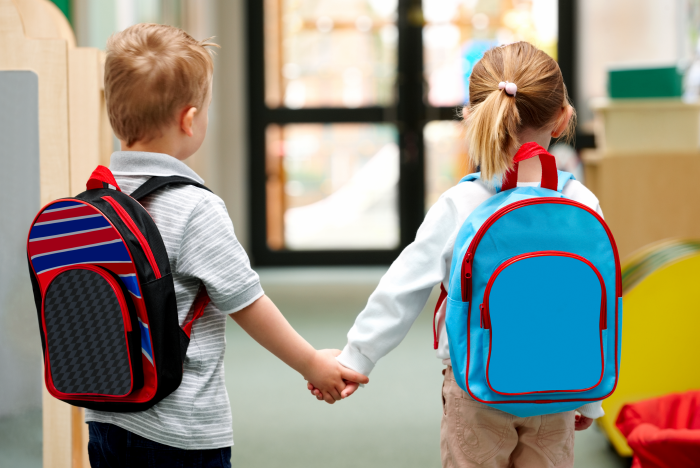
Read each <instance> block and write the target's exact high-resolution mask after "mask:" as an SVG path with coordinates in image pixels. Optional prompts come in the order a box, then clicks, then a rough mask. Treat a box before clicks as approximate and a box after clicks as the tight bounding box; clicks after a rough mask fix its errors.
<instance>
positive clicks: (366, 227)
mask: <svg viewBox="0 0 700 468" xmlns="http://www.w3.org/2000/svg"><path fill="white" fill-rule="evenodd" d="M561 1H563V0H561ZM564 3H570V2H564ZM567 11H569V12H571V11H572V10H571V8H569V9H568V10H567ZM561 16H562V15H561V11H560V10H559V8H558V1H557V0H423V2H422V3H421V1H420V0H405V1H404V0H400V1H399V0H346V1H342V2H338V1H336V0H264V1H255V0H250V1H249V2H248V19H249V21H248V25H249V31H248V38H249V62H248V63H249V68H250V70H249V77H250V81H249V90H250V101H249V105H250V138H251V139H250V144H251V146H250V149H251V152H250V155H251V161H250V170H251V191H250V196H251V202H250V211H251V213H250V220H251V231H252V236H251V239H252V242H251V243H252V252H251V253H252V257H253V260H254V262H255V263H256V264H258V265H314V264H315V265H322V264H327V265H332V264H346V265H347V264H365V265H367V264H386V263H389V262H391V261H392V260H393V259H394V258H395V257H396V256H397V255H398V253H399V252H400V251H401V249H402V248H404V247H405V246H406V245H408V244H409V243H410V242H412V241H413V239H414V237H415V233H416V231H417V229H418V227H419V226H420V223H421V222H422V220H423V217H424V215H425V211H426V210H427V208H429V207H430V206H431V205H432V204H433V203H434V202H435V200H437V198H438V197H439V195H440V194H441V193H442V192H443V191H444V190H446V189H447V188H449V187H450V186H451V185H453V184H454V183H456V181H457V180H459V177H461V175H463V174H466V173H467V170H468V168H467V162H466V161H467V158H466V153H465V145H464V142H463V134H462V124H461V123H460V121H459V111H460V110H461V107H462V106H463V104H464V103H465V102H466V101H467V100H468V93H467V90H468V79H469V74H470V72H471V67H472V66H473V64H474V63H475V62H476V61H477V60H478V59H479V58H480V57H481V54H483V52H484V51H485V50H487V49H488V48H490V47H493V46H495V45H498V44H503V43H507V42H512V41H516V40H528V41H531V42H534V43H536V44H538V45H539V46H540V47H541V48H543V49H544V50H545V51H547V52H548V53H550V54H552V55H553V56H554V57H556V56H557V51H558V48H559V46H560V45H561V44H560V42H559V40H558V39H559V34H558V29H559V27H560V25H561V24H562V19H561ZM565 19H566V18H565ZM572 63H573V62H572ZM564 68H565V67H564V65H563V64H562V69H564ZM567 75H569V76H570V74H569V73H566V74H565V80H566V79H567Z"/></svg>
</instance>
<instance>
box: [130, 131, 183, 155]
mask: <svg viewBox="0 0 700 468" xmlns="http://www.w3.org/2000/svg"><path fill="white" fill-rule="evenodd" d="M174 140H175V139H174V138H169V135H165V134H164V135H161V136H159V137H158V138H153V139H151V140H148V141H143V140H141V141H137V142H134V144H132V145H131V146H127V145H126V142H125V141H122V140H120V141H119V143H120V144H121V150H122V151H141V152H144V153H161V154H167V155H168V156H172V157H174V158H175V159H179V160H180V161H184V160H185V159H187V158H189V157H190V156H192V155H191V154H182V153H181V151H178V150H179V147H181V145H179V144H178V142H177V141H174Z"/></svg>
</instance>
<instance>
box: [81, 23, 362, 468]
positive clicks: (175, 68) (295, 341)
mask: <svg viewBox="0 0 700 468" xmlns="http://www.w3.org/2000/svg"><path fill="white" fill-rule="evenodd" d="M207 46H216V45H215V44H212V43H208V42H205V41H196V40H194V39H193V38H192V37H191V36H189V35H188V34H187V33H185V32H184V31H182V30H180V29H177V28H174V27H170V26H163V25H156V24H138V25H135V26H132V27H130V28H128V29H126V30H124V31H123V32H121V33H118V34H115V35H113V36H112V37H111V38H110V39H109V41H108V43H107V60H106V63H105V98H106V101H107V110H108V114H109V119H110V122H111V124H112V128H113V130H114V133H115V135H116V136H117V137H118V138H119V140H120V141H121V149H122V151H117V152H115V153H114V154H113V155H112V158H111V165H110V169H111V170H112V173H113V174H114V176H115V178H116V179H117V182H118V184H119V186H120V187H121V188H122V190H123V191H124V192H125V193H132V192H133V191H134V190H135V189H136V188H137V187H139V186H140V185H141V184H143V183H144V182H146V181H147V180H148V178H149V177H151V176H181V177H188V178H190V179H193V180H195V181H197V182H199V183H203V180H202V179H201V178H200V177H199V176H198V175H197V174H196V173H195V172H194V171H192V170H191V169H190V168H189V167H188V166H186V165H185V164H184V163H183V162H182V161H183V160H185V159H187V158H188V157H190V156H191V155H192V154H194V153H195V151H197V149H198V148H199V147H200V146H201V144H202V141H203V140H204V136H205V134H206V130H207V123H208V117H207V111H208V108H209V103H210V101H211V94H212V74H213V61H212V58H211V55H210V54H209V51H208V50H207V49H206V48H205V47H207ZM143 205H144V207H145V208H146V209H147V210H148V212H149V213H150V214H151V216H152V217H153V220H154V221H155V223H156V225H157V226H158V229H159V231H160V233H161V235H162V237H163V241H164V242H165V247H166V249H167V251H168V257H169V260H170V265H171V270H172V272H173V281H174V283H175V292H176V297H177V305H178V313H179V319H180V323H181V324H182V323H184V322H185V319H186V316H187V313H188V311H189V309H190V307H191V305H192V302H193V301H194V298H195V295H196V293H197V290H198V288H199V286H200V283H204V285H205V286H206V288H207V292H208V293H209V296H210V298H211V300H212V304H211V305H209V306H208V307H207V308H206V309H205V312H204V315H203V317H202V318H200V319H199V320H197V321H196V322H195V324H194V327H193V328H192V335H191V341H190V345H189V348H188V350H187V357H186V359H185V362H184V374H183V379H182V383H181V385H180V387H179V388H178V389H177V390H176V391H175V392H173V393H172V394H171V395H169V396H168V397H167V398H165V399H164V400H163V401H161V402H160V403H158V404H156V405H155V406H153V407H152V408H150V409H148V410H146V411H142V412H135V413H110V412H101V411H90V410H87V411H86V413H85V419H86V422H88V424H89V426H90V442H89V444H88V451H89V455H90V463H91V465H92V466H93V467H131V466H149V467H154V466H156V467H160V466H163V467H165V466H184V467H190V466H191V467H200V466H206V467H229V466H231V464H230V458H231V445H233V434H232V424H231V409H230V405H229V400H228V395H227V393H226V387H225V386H224V368H223V360H224V350H225V347H226V342H225V325H226V315H230V316H231V318H233V320H235V321H236V323H238V324H239V325H240V326H241V328H243V329H244V330H245V331H246V332H247V333H248V334H249V335H251V336H252V337H253V338H254V339H255V340H256V341H258V342H259V343H260V344H261V345H263V346H264V347H265V348H267V349H268V350H269V351H270V352H272V353H273V354H275V355H276V356H277V357H279V358H280V359H281V360H282V361H284V362H285V363H286V364H288V365H289V366H290V367H292V368H293V369H295V370H297V371H298V372H299V373H301V374H302V375H303V376H304V378H305V379H307V380H308V381H309V382H311V383H313V385H314V386H315V387H317V388H319V389H321V390H322V391H323V395H324V397H325V400H326V401H327V402H329V403H333V402H335V401H336V400H339V399H340V398H341V396H340V393H341V392H342V391H343V390H344V388H345V383H344V379H345V380H348V381H354V382H362V383H366V382H367V381H368V379H367V377H365V376H363V375H360V374H358V373H357V372H354V371H351V370H349V369H345V368H343V367H342V366H340V365H339V364H338V362H337V361H336V360H335V358H334V356H335V355H336V354H337V352H334V351H330V350H325V351H316V350H315V349H313V348H312V347H311V345H309V344H308V343H307V342H306V341H305V340H304V339H303V338H302V337H301V336H299V335H298V334H297V333H296V332H295V331H294V329H293V328H292V327H291V326H290V325H289V323H288V322H287V321H286V319H285V318H284V317H283V316H282V314H281V313H280V312H279V310H278V309H277V307H275V305H274V304H273V303H272V301H271V300H270V299H269V298H267V297H266V296H265V295H264V293H263V290H262V288H261V287H260V282H259V279H258V275H257V274H256V273H255V272H254V271H253V270H251V268H250V263H249V261H248V257H247V256H246V254H245V252H244V251H243V248H242V247H241V246H240V244H239V243H238V241H237V240H236V237H235V234H234V231H233V226H232V224H231V220H230V218H229V216H228V214H227V212H226V207H225V206H224V203H223V201H222V200H221V199H220V198H219V197H217V196H216V195H213V194H211V193H209V192H207V191H205V190H202V189H199V188H197V187H193V186H185V185H182V186H171V187H167V188H164V189H161V190H159V191H158V192H156V193H155V194H153V195H151V196H149V197H146V198H145V199H144V200H143Z"/></svg>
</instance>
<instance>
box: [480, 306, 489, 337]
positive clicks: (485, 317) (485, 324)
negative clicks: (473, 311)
mask: <svg viewBox="0 0 700 468" xmlns="http://www.w3.org/2000/svg"><path fill="white" fill-rule="evenodd" d="M479 310H481V328H484V329H486V330H490V329H491V317H489V310H488V309H487V308H486V307H484V303H483V302H482V303H481V305H480V306H479Z"/></svg>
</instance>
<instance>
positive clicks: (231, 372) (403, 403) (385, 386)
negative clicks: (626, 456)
mask: <svg viewBox="0 0 700 468" xmlns="http://www.w3.org/2000/svg"><path fill="white" fill-rule="evenodd" d="M384 271H385V270H384V269H381V268H357V269H354V268H344V269H306V270H284V269H269V270H262V271H261V280H262V283H263V287H264V288H265V291H266V293H267V294H268V296H270V297H271V298H272V300H273V301H275V303H276V304H277V305H278V307H279V308H280V309H281V310H282V312H283V313H284V314H285V315H286V316H287V318H288V320H289V321H290V322H291V323H292V325H293V326H294V327H295V328H296V329H297V330H298V331H299V332H300V333H301V334H302V336H304V337H305V338H306V339H307V340H308V341H309V342H310V343H311V344H312V345H313V346H315V347H317V348H342V347H343V346H344V345H345V342H346V340H345V335H346V333H347V331H348V329H349V328H350V326H351V325H352V323H353V321H354V318H355V316H356V315H357V313H359V312H360V311H361V310H362V308H363V307H364V305H365V303H366V301H367V298H368V297H369V295H370V294H371V292H372V291H373V290H374V287H375V286H376V284H377V283H378V281H379V278H380V277H381V275H382V274H383V272H384ZM435 299H436V296H435V294H433V296H432V297H431V299H430V300H429V301H428V305H427V306H426V309H425V310H424V311H423V313H422V314H421V316H420V317H419V318H418V320H417V321H416V322H415V324H414V326H413V327H412V329H411V331H410V332H409V334H408V336H407V337H406V339H405V340H404V341H403V342H402V343H401V345H399V346H398V347H397V348H396V349H395V350H394V351H393V352H392V353H390V354H389V355H388V356H387V357H386V358H384V359H382V360H381V361H380V362H379V364H378V365H377V367H376V368H375V369H374V371H373V372H372V375H371V382H370V384H369V385H367V386H366V387H365V388H363V389H360V390H359V391H358V392H357V393H356V394H355V395H353V396H352V397H351V398H349V399H347V400H344V401H341V402H338V403H336V404H335V405H332V406H331V405H327V404H326V403H322V402H318V401H316V400H315V399H313V398H312V397H311V396H310V395H309V394H308V392H307V391H306V388H305V382H304V380H303V379H302V378H301V376H299V375H298V374H296V373H295V372H294V371H292V370H291V369H289V368H287V367H286V366H285V365H284V364H282V363H281V362H280V361H278V360H277V359H276V358H275V357H273V356H272V355H271V354H269V353H267V352H266V351H265V350H264V349H263V348H261V347H260V346H259V345H257V344H256V343H255V342H254V341H253V340H252V339H250V338H249V337H248V336H247V335H246V334H245V333H244V332H243V331H242V330H241V329H240V328H239V327H238V326H236V325H235V323H233V322H230V323H229V326H228V327H227V339H228V350H227V354H226V356H227V359H226V376H227V386H228V389H229V396H230V398H231V407H232V409H233V428H234V440H235V444H236V445H235V446H234V448H233V466H243V467H248V466H251V467H252V466H256V467H265V468H278V467H279V468H282V467H284V468H295V467H299V468H302V467H303V468H316V467H318V468H322V467H323V468H325V467H330V466H333V467H334V468H344V467H353V468H356V467H359V466H361V467H363V468H372V467H377V468H379V467H382V468H386V467H402V468H412V467H416V468H419V467H420V468H439V467H440V448H439V442H440V440H439V432H440V415H441V410H442V408H441V397H440V388H441V384H442V375H441V370H442V368H443V366H442V365H441V364H440V361H438V360H437V359H436V358H435V357H434V356H435V354H434V351H433V349H432V331H431V325H432V315H431V310H429V309H431V308H432V307H433V305H434V303H435ZM624 466H627V463H626V462H625V461H624V460H620V459H619V458H618V457H617V455H616V454H615V453H614V452H613V451H612V449H610V448H609V445H608V442H607V440H606V439H605V437H604V436H603V435H602V434H601V433H600V431H599V430H598V429H597V428H596V427H595V426H594V427H593V428H591V429H589V430H588V431H585V432H579V433H577V437H576V468H617V467H624Z"/></svg>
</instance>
